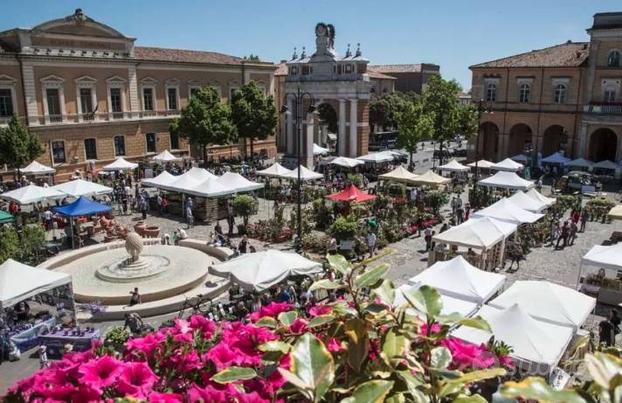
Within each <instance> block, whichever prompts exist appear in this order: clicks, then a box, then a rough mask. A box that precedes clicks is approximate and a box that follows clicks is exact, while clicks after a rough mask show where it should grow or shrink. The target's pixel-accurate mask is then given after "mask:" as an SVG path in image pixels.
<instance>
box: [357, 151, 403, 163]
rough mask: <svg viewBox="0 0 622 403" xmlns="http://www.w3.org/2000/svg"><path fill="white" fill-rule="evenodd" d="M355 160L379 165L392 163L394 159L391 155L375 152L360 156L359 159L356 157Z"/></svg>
mask: <svg viewBox="0 0 622 403" xmlns="http://www.w3.org/2000/svg"><path fill="white" fill-rule="evenodd" d="M356 159H357V160H361V161H364V162H375V163H381V162H389V161H393V160H394V159H395V157H394V156H393V154H391V153H388V152H384V151H381V152H377V153H371V154H367V155H361V156H360V157H356Z"/></svg>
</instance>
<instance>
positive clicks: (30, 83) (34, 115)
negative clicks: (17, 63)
mask: <svg viewBox="0 0 622 403" xmlns="http://www.w3.org/2000/svg"><path fill="white" fill-rule="evenodd" d="M22 77H23V78H24V96H25V98H26V111H25V114H26V116H27V117H28V125H29V126H34V125H38V124H39V110H38V108H37V93H36V90H35V72H34V68H33V67H32V65H31V64H27V63H24V64H22ZM16 95H17V94H15V93H13V96H14V97H15V99H17V96H16ZM15 113H17V109H15Z"/></svg>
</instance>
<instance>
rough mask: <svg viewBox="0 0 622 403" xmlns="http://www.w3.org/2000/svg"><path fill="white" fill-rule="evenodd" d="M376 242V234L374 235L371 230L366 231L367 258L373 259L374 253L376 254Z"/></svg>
mask: <svg viewBox="0 0 622 403" xmlns="http://www.w3.org/2000/svg"><path fill="white" fill-rule="evenodd" d="M377 240H378V237H377V236H376V234H375V233H374V231H372V229H371V228H370V229H369V230H367V238H366V241H367V249H368V250H369V257H370V258H371V257H373V256H374V253H375V252H376V241H377Z"/></svg>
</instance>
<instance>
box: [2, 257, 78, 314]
mask: <svg viewBox="0 0 622 403" xmlns="http://www.w3.org/2000/svg"><path fill="white" fill-rule="evenodd" d="M69 283H71V276H70V275H69V274H66V273H60V272H56V271H52V270H46V269H39V268H36V267H32V266H28V265H25V264H23V263H20V262H16V261H15V260H13V259H8V260H7V261H5V262H4V263H2V265H0V309H4V308H8V307H10V306H13V305H15V304H17V303H18V302H20V301H23V300H25V299H28V298H31V297H33V296H35V295H37V294H40V293H42V292H46V291H50V290H52V289H54V288H56V287H60V286H62V285H64V284H69Z"/></svg>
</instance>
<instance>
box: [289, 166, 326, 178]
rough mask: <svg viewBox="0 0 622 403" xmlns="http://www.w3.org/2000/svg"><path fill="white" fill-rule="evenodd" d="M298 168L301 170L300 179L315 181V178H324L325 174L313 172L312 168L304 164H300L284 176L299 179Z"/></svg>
mask: <svg viewBox="0 0 622 403" xmlns="http://www.w3.org/2000/svg"><path fill="white" fill-rule="evenodd" d="M298 170H300V180H303V181H314V180H318V179H322V178H324V175H322V174H321V173H318V172H313V171H312V170H310V169H309V168H307V167H305V166H304V165H300V166H299V167H298V168H297V169H294V170H293V171H291V172H289V173H286V174H285V175H283V178H286V179H298Z"/></svg>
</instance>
